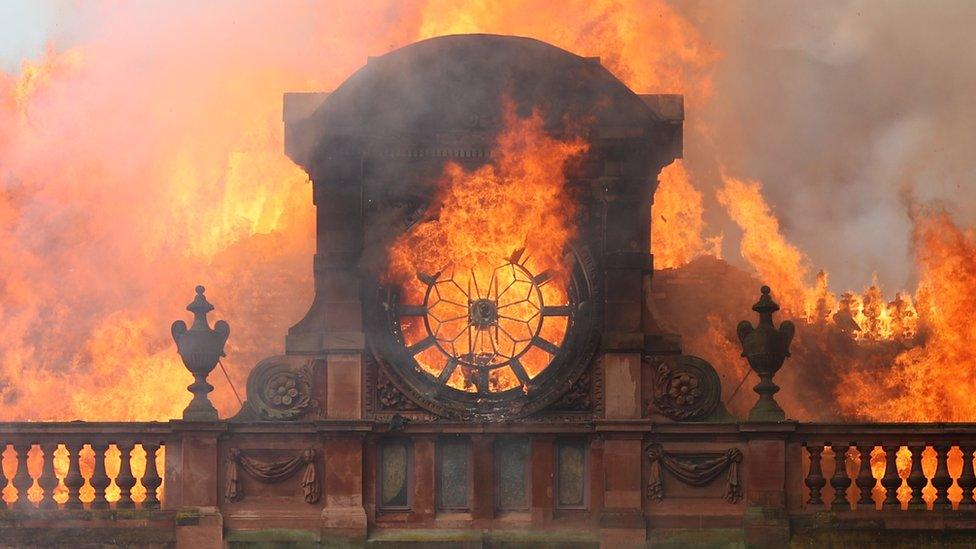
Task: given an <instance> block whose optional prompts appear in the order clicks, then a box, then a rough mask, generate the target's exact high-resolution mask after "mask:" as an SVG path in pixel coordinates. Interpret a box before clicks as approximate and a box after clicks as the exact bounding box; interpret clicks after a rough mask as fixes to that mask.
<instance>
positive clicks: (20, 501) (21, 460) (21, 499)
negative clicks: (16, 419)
mask: <svg viewBox="0 0 976 549" xmlns="http://www.w3.org/2000/svg"><path fill="white" fill-rule="evenodd" d="M33 446H34V445H33V444H32V443H30V442H26V443H21V444H15V445H14V450H16V451H17V472H16V473H15V474H14V479H13V484H14V488H16V489H17V507H18V508H19V509H29V508H30V507H33V504H32V503H31V501H30V500H29V499H27V490H29V489H30V487H31V486H33V485H34V479H32V478H31V476H30V471H28V470H27V457H28V454H29V453H30V450H31V448H32V447H33Z"/></svg>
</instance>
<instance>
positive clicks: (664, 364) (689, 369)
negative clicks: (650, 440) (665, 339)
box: [652, 355, 722, 421]
mask: <svg viewBox="0 0 976 549" xmlns="http://www.w3.org/2000/svg"><path fill="white" fill-rule="evenodd" d="M652 365H653V367H654V400H653V403H652V405H653V408H654V409H655V410H656V411H657V412H659V413H660V414H662V415H664V416H666V417H668V418H670V419H673V420H675V421H695V420H702V419H705V418H707V417H708V416H710V415H711V414H712V413H713V412H715V410H716V408H717V407H718V405H719V399H720V398H721V394H722V385H721V382H720V381H719V377H718V374H717V373H716V372H715V369H714V368H712V365H711V364H709V363H708V362H706V361H704V360H702V359H700V358H698V357H696V356H690V355H681V356H677V357H662V358H657V359H655V361H654V362H653V363H652Z"/></svg>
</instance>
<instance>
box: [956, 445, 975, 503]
mask: <svg viewBox="0 0 976 549" xmlns="http://www.w3.org/2000/svg"><path fill="white" fill-rule="evenodd" d="M959 449H960V450H962V473H961V474H960V475H959V481H958V482H959V487H960V488H962V500H961V501H960V502H959V508H960V509H968V510H973V509H976V501H974V500H973V489H974V488H976V471H974V470H973V451H974V450H976V447H973V446H972V445H968V444H967V445H966V446H963V445H961V444H960V445H959Z"/></svg>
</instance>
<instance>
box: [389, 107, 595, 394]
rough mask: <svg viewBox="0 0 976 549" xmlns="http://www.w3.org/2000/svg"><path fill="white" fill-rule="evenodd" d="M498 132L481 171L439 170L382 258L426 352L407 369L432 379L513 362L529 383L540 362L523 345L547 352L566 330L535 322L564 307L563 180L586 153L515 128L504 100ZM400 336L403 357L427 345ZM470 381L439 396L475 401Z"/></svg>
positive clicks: (497, 378) (567, 216) (567, 220)
mask: <svg viewBox="0 0 976 549" xmlns="http://www.w3.org/2000/svg"><path fill="white" fill-rule="evenodd" d="M503 123H504V126H505V129H504V130H503V131H502V132H501V133H500V134H499V136H498V138H497V143H496V145H495V149H494V151H493V152H492V161H491V162H490V163H488V164H485V165H483V166H481V167H479V168H477V169H474V170H473V171H469V170H467V169H465V168H464V167H463V166H461V165H460V164H457V163H454V162H451V163H448V164H447V165H446V166H445V168H444V173H443V175H442V178H441V181H440V183H439V185H438V190H437V193H436V195H435V196H434V197H433V200H432V203H431V205H430V206H429V208H428V209H427V213H426V215H425V219H424V220H422V221H421V222H419V223H417V224H415V225H414V226H413V227H411V228H410V230H409V231H407V232H405V233H403V234H402V235H400V236H398V237H397V238H396V240H395V241H394V242H393V243H392V245H391V246H390V248H389V254H388V255H389V265H388V269H387V278H388V282H392V283H395V284H397V285H399V286H400V287H401V291H402V296H401V303H409V304H413V305H417V304H419V303H421V302H424V300H425V299H426V300H427V301H426V304H427V307H428V312H427V314H426V319H427V323H429V324H430V326H431V330H432V332H433V333H434V334H436V342H437V344H436V345H435V346H433V347H429V348H427V349H425V350H423V351H421V352H420V353H419V354H416V358H417V360H418V364H419V365H420V367H421V368H422V369H423V370H424V371H426V372H428V373H429V374H431V375H432V376H434V377H437V376H439V375H441V373H442V372H443V371H444V370H445V368H446V367H448V366H445V364H446V363H447V362H446V361H447V359H448V358H449V357H452V356H453V357H455V358H461V360H462V366H464V365H465V364H467V363H476V364H478V365H482V364H481V363H484V364H485V365H487V364H491V365H495V364H502V363H504V362H505V359H510V358H511V357H515V358H516V359H519V360H521V363H522V365H523V366H524V369H525V371H526V373H527V375H528V377H529V378H532V377H535V376H536V375H537V374H538V373H539V372H540V371H542V370H543V369H544V368H545V367H546V366H547V365H548V363H549V361H550V360H551V355H550V354H549V353H548V352H546V351H544V350H542V349H539V348H537V347H535V346H533V344H532V340H533V338H534V337H535V334H536V333H538V334H539V335H540V337H542V338H543V339H544V340H546V341H548V342H550V343H553V344H557V345H558V344H559V342H560V341H561V340H562V338H563V336H564V335H565V332H566V329H567V328H568V326H567V322H566V318H565V317H544V316H543V315H542V307H543V306H566V305H567V304H568V299H569V296H568V294H567V292H566V283H567V282H568V280H569V276H570V271H569V269H570V267H571V265H570V264H569V263H568V261H567V245H568V244H569V243H571V241H572V239H573V238H574V237H575V235H576V213H577V205H576V202H575V201H574V200H573V197H572V196H571V192H570V189H569V188H568V186H567V184H566V183H567V182H566V177H565V175H564V172H565V169H566V168H567V166H568V164H569V163H570V162H571V161H572V160H573V159H574V158H577V157H578V156H579V155H581V154H582V153H584V152H585V151H586V149H587V145H586V143H585V142H584V141H583V140H581V139H579V138H570V139H566V140H561V139H557V138H554V137H551V136H549V135H548V134H547V133H546V130H545V128H544V127H543V121H542V117H541V116H540V115H539V113H538V112H535V113H533V114H532V116H530V117H528V118H523V119H520V118H518V117H517V116H516V114H515V107H514V105H512V104H511V103H510V102H508V101H506V102H505V107H504V116H503ZM428 288H430V290H429V291H430V295H429V296H428V295H427V294H428ZM477 307H483V310H484V312H483V313H481V312H479V310H480V309H478V308H477ZM481 314H484V315H487V316H486V317H485V318H484V319H483V320H479V315H481ZM489 317H490V318H489ZM496 318H497V322H495V321H494V320H496ZM472 326H473V328H472ZM401 328H402V331H403V333H404V338H405V344H406V345H408V346H412V345H417V344H418V343H419V342H421V341H422V340H424V338H426V337H427V333H426V328H425V326H424V323H423V322H421V321H420V320H419V319H418V318H417V317H407V318H404V319H403V321H402V323H401ZM462 357H467V358H462ZM474 370H476V368H465V367H462V368H458V369H457V370H455V371H454V372H453V373H451V374H450V375H451V377H449V378H448V380H447V382H448V385H450V386H452V387H455V388H458V389H461V390H466V391H475V390H477V389H476V382H475V379H474V375H475V374H474ZM488 384H489V386H490V391H492V392H497V391H504V390H507V389H512V388H515V387H518V386H519V385H520V384H521V382H520V381H519V379H518V377H517V376H516V373H515V372H514V371H513V370H512V368H511V367H509V366H503V367H501V368H497V369H493V370H492V371H491V373H490V377H489V379H488Z"/></svg>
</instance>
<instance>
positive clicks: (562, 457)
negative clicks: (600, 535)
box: [556, 440, 588, 509]
mask: <svg viewBox="0 0 976 549" xmlns="http://www.w3.org/2000/svg"><path fill="white" fill-rule="evenodd" d="M586 462H587V459H586V443H585V442H583V441H581V440H573V441H560V442H557V443H556V508H557V509H584V508H586V495H587V494H586V492H587V490H586V478H587V476H588V475H587V474H586Z"/></svg>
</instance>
